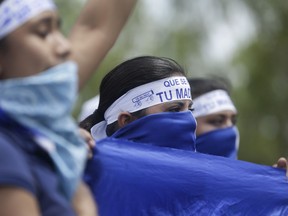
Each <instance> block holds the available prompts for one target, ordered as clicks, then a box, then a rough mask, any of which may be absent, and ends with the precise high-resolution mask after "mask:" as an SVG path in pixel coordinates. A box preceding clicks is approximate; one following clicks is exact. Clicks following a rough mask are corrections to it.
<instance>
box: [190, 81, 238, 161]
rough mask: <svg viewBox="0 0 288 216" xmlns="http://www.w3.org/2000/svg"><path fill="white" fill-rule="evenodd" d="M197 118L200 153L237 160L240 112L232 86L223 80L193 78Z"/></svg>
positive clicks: (192, 87) (197, 140)
mask: <svg viewBox="0 0 288 216" xmlns="http://www.w3.org/2000/svg"><path fill="white" fill-rule="evenodd" d="M188 81H189V84H190V86H191V94H192V98H193V109H194V110H193V115H194V117H195V118H196V121H197V130H196V136H197V139H196V151H197V152H200V153H205V154H211V155H218V156H224V157H229V158H234V159H236V158H237V153H238V149H239V132H238V129H237V126H236V121H237V115H238V114H237V109H236V107H235V105H234V104H233V101H232V100H231V98H230V83H229V82H228V80H226V79H224V78H222V77H211V78H189V79H188Z"/></svg>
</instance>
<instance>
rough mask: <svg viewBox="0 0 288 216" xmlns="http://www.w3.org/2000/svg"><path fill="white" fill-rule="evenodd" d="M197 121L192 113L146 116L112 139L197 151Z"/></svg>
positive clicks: (117, 132) (121, 130) (166, 113)
mask: <svg viewBox="0 0 288 216" xmlns="http://www.w3.org/2000/svg"><path fill="white" fill-rule="evenodd" d="M195 130H196V121H195V118H194V117H193V115H192V113H191V112H190V111H187V112H177V113H175V112H173V113H172V112H164V113H157V114H151V115H147V116H144V117H142V118H140V119H137V120H136V121H134V122H132V123H130V124H128V125H126V126H125V127H123V128H121V129H119V130H118V131H116V132H115V133H114V134H113V135H112V136H111V137H113V138H119V139H125V140H130V141H134V142H139V143H145V144H151V145H156V146H163V147H170V148H177V149H184V150H190V151H195V142H196V136H195Z"/></svg>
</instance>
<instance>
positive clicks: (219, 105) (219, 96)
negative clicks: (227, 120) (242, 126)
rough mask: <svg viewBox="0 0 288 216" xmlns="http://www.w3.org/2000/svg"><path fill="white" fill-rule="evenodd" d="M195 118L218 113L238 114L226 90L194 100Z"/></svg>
mask: <svg viewBox="0 0 288 216" xmlns="http://www.w3.org/2000/svg"><path fill="white" fill-rule="evenodd" d="M193 108H194V111H193V115H194V117H195V118H196V117H199V116H206V115H209V114H213V113H216V112H220V111H224V110H231V111H234V112H237V110H236V108H235V106H234V104H233V102H232V100H231V98H230V97H229V95H228V93H227V92H226V91H224V90H215V91H211V92H208V93H206V94H203V95H201V96H199V97H197V98H195V99H194V100H193Z"/></svg>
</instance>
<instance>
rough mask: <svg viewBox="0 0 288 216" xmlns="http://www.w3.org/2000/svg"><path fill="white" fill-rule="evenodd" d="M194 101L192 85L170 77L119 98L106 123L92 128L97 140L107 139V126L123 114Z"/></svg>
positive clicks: (140, 87) (142, 86) (139, 87)
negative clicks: (168, 103) (164, 104)
mask: <svg viewBox="0 0 288 216" xmlns="http://www.w3.org/2000/svg"><path fill="white" fill-rule="evenodd" d="M183 99H188V100H192V98H191V92H190V85H189V83H188V81H187V79H186V77H183V76H174V77H168V78H164V79H161V80H157V81H154V82H151V83H147V84H144V85H141V86H138V87H136V88H134V89H131V90H130V91H128V92H127V93H125V94H124V95H122V96H121V97H120V98H118V99H117V100H116V101H115V102H114V103H113V104H112V105H111V106H110V107H109V108H108V109H107V110H106V112H105V114H104V119H105V120H104V121H102V122H100V123H98V124H96V125H94V126H93V127H92V128H91V134H92V136H93V138H94V139H95V140H99V139H100V138H104V137H106V136H107V135H106V127H107V125H109V124H111V123H113V122H115V121H117V119H118V116H119V114H120V113H121V112H130V113H133V112H136V111H139V110H142V109H145V108H148V107H151V106H154V105H157V104H161V103H165V102H171V101H176V100H183Z"/></svg>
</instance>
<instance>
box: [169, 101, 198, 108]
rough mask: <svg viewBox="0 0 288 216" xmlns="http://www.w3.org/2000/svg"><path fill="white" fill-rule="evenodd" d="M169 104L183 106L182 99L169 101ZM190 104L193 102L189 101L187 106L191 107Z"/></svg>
mask: <svg viewBox="0 0 288 216" xmlns="http://www.w3.org/2000/svg"><path fill="white" fill-rule="evenodd" d="M169 105H179V106H181V107H184V106H185V103H184V102H183V101H172V102H169ZM192 105H193V102H192V101H191V102H190V103H189V107H192Z"/></svg>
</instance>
